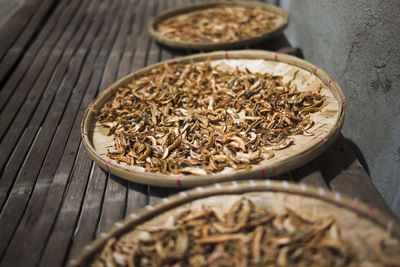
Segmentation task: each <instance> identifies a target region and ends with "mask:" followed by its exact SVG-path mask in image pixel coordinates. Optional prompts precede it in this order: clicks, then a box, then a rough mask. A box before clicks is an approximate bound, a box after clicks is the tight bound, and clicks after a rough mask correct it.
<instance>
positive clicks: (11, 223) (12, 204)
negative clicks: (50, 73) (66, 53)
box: [0, 6, 86, 255]
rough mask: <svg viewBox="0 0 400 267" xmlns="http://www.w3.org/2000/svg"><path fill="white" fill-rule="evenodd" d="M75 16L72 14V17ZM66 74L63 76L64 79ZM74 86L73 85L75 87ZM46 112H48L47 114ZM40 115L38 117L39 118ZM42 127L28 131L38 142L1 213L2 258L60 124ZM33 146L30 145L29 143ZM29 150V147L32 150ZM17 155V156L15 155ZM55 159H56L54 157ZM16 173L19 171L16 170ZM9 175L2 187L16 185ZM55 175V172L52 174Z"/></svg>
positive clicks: (61, 100)
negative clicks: (3, 230)
mask: <svg viewBox="0 0 400 267" xmlns="http://www.w3.org/2000/svg"><path fill="white" fill-rule="evenodd" d="M82 8H83V9H86V7H85V6H82ZM80 14H81V15H84V14H83V12H82V13H80ZM71 15H72V14H71ZM82 29H85V25H84V24H83V25H82ZM76 38H80V36H79V35H77V36H76ZM62 75H63V74H60V76H61V77H62ZM72 85H73V84H72ZM62 96H63V95H62V94H60V96H59V97H60V100H59V101H60V102H65V98H64V99H63V98H62ZM45 112H46V111H45ZM54 114H55V113H51V115H54ZM35 115H36V114H35ZM38 128H39V125H34V124H33V125H32V127H28V130H32V131H26V134H25V135H24V137H25V136H28V137H29V138H30V140H33V139H34V138H35V136H36V139H35V142H36V144H37V145H34V146H32V147H31V149H30V153H29V154H28V155H27V157H26V160H25V162H24V164H23V165H22V168H21V169H20V170H19V173H18V176H17V178H16V179H15V182H14V185H13V188H12V190H11V192H10V194H9V195H8V196H7V197H8V199H7V203H6V205H5V206H4V208H3V210H2V211H1V213H0V227H4V228H3V229H5V230H6V229H7V232H6V234H5V235H4V236H3V238H1V239H0V252H1V255H2V254H3V252H4V249H5V247H6V246H7V244H8V240H9V239H8V238H9V237H10V236H11V235H12V234H13V232H14V230H13V229H14V228H15V226H16V223H18V221H19V218H20V217H21V215H22V214H23V212H24V209H25V208H24V207H25V205H26V203H27V201H28V199H29V196H30V192H31V190H32V187H33V185H34V183H35V182H36V178H37V175H38V173H39V171H40V169H41V163H40V159H41V158H43V157H44V156H45V155H46V153H47V150H48V146H44V145H42V144H43V143H44V141H42V140H46V139H47V138H50V140H49V141H48V142H49V143H50V141H51V137H52V135H53V134H52V132H54V131H55V129H56V128H57V122H56V124H55V125H52V120H51V119H50V118H49V119H48V120H46V121H45V123H44V124H43V126H42V127H41V128H40V129H41V130H40V131H39V132H37V134H36V133H35V130H36V131H38ZM26 143H29V142H26ZM28 149H29V146H28ZM55 152H58V154H59V155H61V153H62V151H60V149H59V147H58V149H57V150H56V151H55ZM14 155H15V154H14ZM14 155H13V156H12V157H11V161H10V162H11V163H13V164H14V163H15V162H16V161H14V160H13V157H14ZM53 156H55V155H53ZM51 159H53V160H56V161H57V162H56V163H55V166H57V164H58V161H59V160H57V158H53V157H52V158H51ZM8 166H10V167H12V164H9V165H8ZM46 167H47V165H45V166H43V170H42V171H43V172H46V170H45V169H46ZM13 169H15V168H13ZM5 174H7V175H9V174H10V173H9V172H7V170H5V171H4V173H3V175H2V178H1V179H0V181H1V182H0V183H1V187H2V188H5V186H7V187H6V188H9V187H10V186H11V185H12V182H13V178H14V177H15V176H4V175H5ZM52 174H54V171H53V172H52ZM51 177H52V176H51V175H48V176H45V177H43V178H44V179H45V180H47V179H51ZM43 189H44V188H39V189H38V190H39V191H45V190H43ZM1 199H2V200H5V199H6V197H5V196H2V198H1Z"/></svg>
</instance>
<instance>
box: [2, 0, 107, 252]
mask: <svg viewBox="0 0 400 267" xmlns="http://www.w3.org/2000/svg"><path fill="white" fill-rule="evenodd" d="M93 3H94V6H96V5H95V2H93ZM94 11H95V10H93V9H92V12H94ZM102 11H103V12H105V11H106V10H104V8H103V9H102ZM83 13H84V12H83ZM90 14H91V13H90V12H89V13H88V15H89V17H88V18H89V19H88V20H87V24H88V25H92V27H91V29H92V32H93V34H86V36H85V37H86V38H85V40H87V41H85V42H84V43H83V44H84V47H86V50H88V48H89V47H90V45H91V42H92V40H93V37H94V35H95V33H96V32H98V30H97V29H98V28H99V26H100V25H99V22H101V21H102V14H101V13H100V15H97V16H98V19H95V20H94V21H98V22H94V23H96V24H97V26H95V27H93V25H96V24H92V22H93V21H92V20H91V19H90V16H91V15H90ZM84 25H85V23H82V24H81V28H83V29H84V28H85V27H84ZM79 43H80V42H79ZM83 51H84V50H81V53H78V54H77V55H76V59H77V61H75V60H73V61H72V63H71V64H73V65H74V66H75V68H71V69H70V71H71V73H76V75H75V74H71V75H75V78H74V77H73V76H71V75H68V74H69V73H68V74H67V76H66V77H65V81H66V82H64V83H63V85H65V84H70V85H69V87H68V85H66V86H65V87H67V88H64V89H65V90H66V91H68V90H69V91H71V89H73V86H74V85H75V82H74V81H75V80H76V78H77V76H78V75H79V71H80V68H79V67H78V68H76V67H77V66H79V65H81V63H82V61H83V60H84V59H85V57H86V56H87V55H86V54H84V53H82V52H83ZM92 65H93V64H91V65H89V66H92ZM89 77H90V76H89ZM82 80H83V82H84V83H87V80H88V77H85V78H83V79H82ZM79 86H80V88H79ZM86 86H87V85H85V84H83V83H82V82H80V83H79V82H78V85H77V88H78V89H76V90H77V91H76V93H75V94H74V95H73V98H72V99H71V101H70V103H69V106H68V107H67V109H66V110H65V111H66V112H65V114H66V117H64V118H63V120H62V121H61V124H60V129H59V130H58V131H57V133H56V136H55V137H54V140H53V144H52V148H53V149H54V150H60V144H65V142H66V140H67V138H68V135H69V133H70V131H71V128H72V127H71V126H72V123H73V121H74V119H76V110H77V108H78V107H79V103H80V101H81V99H82V93H83V91H84V90H85V88H86ZM79 90H80V91H82V92H79ZM69 94H70V93H69ZM57 97H58V95H57ZM56 99H57V98H56ZM66 100H68V97H67V98H61V99H60V101H59V103H60V104H62V103H64V104H63V105H64V106H65V104H66V103H68V101H66ZM63 109H65V107H64V108H63ZM74 110H75V111H74ZM83 110H84V109H83V108H82V112H83ZM78 120H80V118H79V119H78ZM76 126H77V131H78V133H77V134H78V137H79V139H78V141H79V142H80V135H79V122H77V123H76ZM53 127H54V126H53ZM62 147H63V145H62V146H61V148H62ZM67 148H68V147H67ZM76 150H77V149H76V148H71V149H69V150H65V151H64V155H63V158H62V160H61V162H62V163H64V162H66V160H67V159H69V160H71V159H72V162H74V160H75V156H74V155H75V153H76ZM61 152H63V151H62V149H61ZM71 152H72V153H71ZM65 153H68V154H67V155H66V154H65ZM50 160H52V159H50ZM65 167H66V166H65V165H64V166H63V165H60V166H59V167H58V175H56V178H55V179H54V183H53V185H52V187H51V189H50V193H52V192H54V191H56V192H57V193H55V194H56V195H57V196H59V192H58V191H59V190H60V188H59V187H60V184H63V183H65V182H66V181H65V180H66V179H65V178H68V176H69V172H70V171H69V172H68V171H67V168H68V167H67V168H65ZM52 173H54V172H52ZM44 178H45V177H44ZM57 178H58V179H60V180H57ZM58 182H59V183H58ZM64 189H65V188H61V190H64ZM53 196H54V194H53ZM38 197H39V198H40V197H41V196H40V192H38ZM49 197H50V198H51V195H48V196H47V198H48V199H47V202H46V203H47V204H48V206H51V204H53V202H52V201H49ZM61 197H62V195H61ZM56 199H57V198H56ZM49 203H50V204H49ZM56 203H57V202H56V201H54V205H56ZM33 205H35V203H34V204H33ZM43 209H44V210H46V205H45V206H44V208H43ZM48 209H49V210H53V209H52V208H48ZM55 211H57V209H56V210H55ZM35 212H40V208H39V206H38V207H37V210H35ZM42 215H43V213H42ZM42 215H41V217H39V220H40V219H41V218H42ZM49 215H51V212H49ZM45 224H46V223H43V224H38V223H36V224H35V227H36V226H37V227H39V228H40V227H41V225H45ZM38 225H39V226H38ZM30 230H31V229H30ZM24 238H26V237H24ZM13 241H14V240H13ZM15 243H18V240H17V241H15ZM35 244H37V242H35ZM35 248H38V247H37V246H36V247H35ZM30 249H31V250H30V251H29V252H30V253H31V252H32V248H30ZM19 250H20V249H19ZM14 251H18V249H16V250H14ZM18 253H19V252H18ZM32 254H33V253H32ZM6 256H7V255H6ZM11 258H13V257H11ZM16 258H18V257H14V259H16ZM30 258H32V255H30ZM5 259H7V257H5Z"/></svg>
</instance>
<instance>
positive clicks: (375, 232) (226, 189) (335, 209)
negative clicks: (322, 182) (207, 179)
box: [68, 179, 400, 266]
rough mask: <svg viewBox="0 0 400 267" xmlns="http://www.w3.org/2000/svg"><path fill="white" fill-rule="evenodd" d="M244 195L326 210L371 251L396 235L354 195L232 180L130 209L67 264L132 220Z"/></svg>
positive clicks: (276, 206) (312, 211) (395, 227)
mask: <svg viewBox="0 0 400 267" xmlns="http://www.w3.org/2000/svg"><path fill="white" fill-rule="evenodd" d="M243 196H245V197H246V198H248V199H250V200H251V201H252V202H253V203H254V204H255V205H256V207H257V208H261V209H266V210H272V211H273V212H274V213H278V214H279V213H280V212H282V211H283V210H285V209H286V208H287V207H290V208H291V209H292V210H295V211H296V212H298V213H299V214H303V215H305V216H310V217H312V218H316V219H318V218H326V217H328V216H331V217H333V218H334V219H335V222H336V223H337V225H338V227H339V229H340V232H341V233H342V234H343V235H349V234H350V235H351V238H350V239H346V240H348V241H350V242H355V243H356V244H357V245H362V247H363V248H368V249H371V250H372V251H371V253H374V252H373V249H374V248H375V247H376V246H377V244H378V243H379V242H381V240H383V239H384V240H386V239H389V238H391V239H395V240H397V241H399V240H400V225H399V223H398V222H397V221H396V220H394V219H392V218H389V217H387V216H386V215H385V214H383V213H382V212H380V211H379V210H376V209H374V208H373V206H370V205H366V204H364V203H362V202H359V200H358V199H357V198H355V199H351V198H349V197H347V196H343V195H341V194H340V193H338V192H332V191H325V189H323V188H316V187H313V186H307V185H305V184H297V183H296V184H295V183H290V182H286V181H283V182H280V181H271V180H268V179H267V180H263V181H260V180H258V181H254V180H249V181H246V182H245V181H241V182H235V181H234V182H231V183H223V184H218V183H217V184H214V185H212V186H207V187H204V188H203V187H197V188H195V189H192V190H188V191H182V192H180V193H179V194H176V195H173V196H171V197H169V198H165V199H162V201H160V202H159V203H158V204H157V205H155V206H150V205H147V206H146V207H145V208H144V209H142V210H141V211H139V212H138V213H137V214H130V215H129V216H128V217H127V218H126V219H125V220H123V221H121V222H117V223H115V225H114V226H113V227H112V228H111V229H110V230H109V231H107V232H105V233H101V234H99V235H98V236H99V237H98V238H97V239H96V240H94V241H93V242H92V243H91V244H89V245H87V246H86V247H84V249H83V251H82V252H81V254H80V255H79V256H78V257H77V258H76V259H73V260H71V261H70V262H69V264H68V265H69V266H87V265H89V263H90V262H91V261H92V260H93V257H94V256H95V255H96V254H97V253H100V251H101V250H102V248H103V247H104V245H105V244H106V242H107V241H108V240H109V239H110V238H111V237H115V238H119V237H121V236H123V235H124V234H127V233H129V232H130V237H132V236H133V235H132V234H135V232H134V231H135V227H137V226H141V227H150V228H151V226H157V227H159V226H162V225H164V223H165V222H166V221H167V218H169V217H171V216H175V214H177V213H178V212H179V210H182V208H189V209H193V210H196V211H197V210H199V209H201V208H202V207H210V208H215V209H216V210H218V211H219V212H220V214H225V213H226V212H227V210H228V209H229V207H230V206H231V205H232V204H233V203H234V202H235V200H237V199H239V198H241V197H243ZM133 237H134V236H133ZM373 266H375V265H373Z"/></svg>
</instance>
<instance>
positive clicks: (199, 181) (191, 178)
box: [81, 50, 345, 188]
mask: <svg viewBox="0 0 400 267" xmlns="http://www.w3.org/2000/svg"><path fill="white" fill-rule="evenodd" d="M207 58H210V59H211V60H219V59H225V58H228V59H262V60H270V61H279V62H284V63H286V64H289V65H293V66H295V67H298V68H302V69H304V70H306V71H308V72H313V73H314V74H315V75H316V76H317V77H318V78H319V79H320V80H321V81H322V82H323V83H324V84H325V85H326V86H327V87H328V89H330V90H331V92H332V93H333V95H334V97H335V99H336V100H337V101H338V105H339V109H338V112H339V115H338V117H337V120H336V122H335V125H333V126H332V127H331V129H330V130H329V131H327V133H326V134H325V135H321V136H320V137H321V140H319V141H318V142H314V143H315V144H313V145H310V144H309V146H310V147H308V148H302V149H301V150H299V152H298V153H296V154H294V155H292V156H290V157H287V158H285V159H283V160H280V161H278V162H275V163H270V164H264V165H257V166H255V167H253V168H252V169H250V170H246V171H235V172H232V173H215V174H210V175H207V176H200V175H173V174H157V173H151V172H146V171H144V172H141V171H135V170H133V169H132V168H131V167H129V166H124V165H121V164H118V163H116V162H114V161H111V160H109V159H108V160H106V159H105V158H104V157H102V156H101V155H100V154H99V153H98V152H97V151H96V149H95V148H94V146H93V144H92V143H91V142H90V140H89V135H88V133H89V132H90V130H89V128H90V127H89V125H90V123H91V121H92V119H93V116H94V110H93V107H97V106H100V105H101V103H102V102H103V101H105V100H104V99H106V100H107V99H109V98H110V97H112V95H113V90H115V89H116V88H117V87H119V86H121V85H123V84H126V83H127V82H129V81H131V80H132V79H134V78H135V77H140V76H141V75H143V74H145V73H148V72H149V71H150V70H151V69H153V68H155V67H158V66H160V65H163V64H174V63H177V62H180V63H189V62H190V61H191V60H193V61H194V62H201V61H204V60H205V59H207ZM344 115H345V100H344V95H343V91H342V89H341V88H340V87H339V85H338V84H337V83H336V82H335V81H334V80H333V79H332V78H331V77H330V76H329V75H328V74H327V73H326V72H325V71H323V70H321V69H320V68H318V67H316V66H314V65H313V64H311V63H309V62H307V61H304V60H302V59H299V58H296V57H294V56H290V55H286V54H279V53H275V52H269V51H264V50H237V51H229V53H228V51H217V52H210V53H200V54H194V55H189V56H185V57H181V58H178V59H171V60H167V61H162V62H159V63H156V64H153V65H150V66H147V67H145V68H142V69H140V70H138V71H137V72H134V73H132V74H130V75H127V76H125V77H123V78H122V79H120V80H118V81H117V82H115V83H114V84H112V85H111V86H110V87H109V88H108V89H106V90H104V91H102V92H101V93H100V94H99V95H98V96H97V97H96V98H95V100H94V101H93V102H92V103H91V104H90V105H89V107H88V108H87V109H86V111H85V114H84V116H83V119H82V123H81V135H82V139H83V143H84V145H85V147H86V149H87V151H88V153H89V155H90V156H91V157H92V159H94V161H95V162H96V163H97V164H98V165H99V166H100V167H101V168H103V169H104V170H106V171H108V172H110V173H112V174H116V175H117V176H119V177H122V178H124V179H127V180H130V181H133V182H137V183H142V184H148V185H156V186H164V187H175V188H188V187H194V186H199V185H204V184H208V183H214V182H223V181H231V180H241V179H248V178H249V177H250V178H261V179H265V178H270V177H273V176H276V175H278V174H281V173H283V172H288V171H290V170H293V169H295V168H297V167H300V166H302V165H304V164H305V163H307V162H309V161H311V160H312V159H314V158H315V157H317V156H318V155H319V154H321V153H322V152H323V151H325V150H326V149H327V148H328V146H329V145H330V144H331V143H333V141H334V140H335V139H336V138H337V136H338V135H339V133H340V129H341V127H342V125H343V121H344Z"/></svg>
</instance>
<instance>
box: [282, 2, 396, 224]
mask: <svg viewBox="0 0 400 267" xmlns="http://www.w3.org/2000/svg"><path fill="white" fill-rule="evenodd" d="M281 7H282V8H284V9H285V10H286V11H287V12H288V13H289V15H290V19H291V21H290V26H289V27H288V29H287V30H286V35H287V37H288V39H289V41H290V43H291V44H292V45H293V46H295V47H296V46H298V47H300V48H301V49H302V50H303V54H304V57H305V59H306V60H308V61H310V62H312V63H313V64H315V65H317V66H320V67H321V68H322V69H324V70H325V71H327V72H328V73H329V74H330V75H331V76H332V77H333V78H334V79H335V80H336V81H338V83H339V85H340V86H341V87H342V88H343V91H344V94H345V96H346V101H347V111H346V118H345V124H344V127H343V134H344V136H345V137H347V138H349V139H350V140H352V141H353V142H354V143H355V144H356V145H357V146H358V147H359V148H360V150H361V152H362V154H363V155H364V156H365V158H366V162H367V164H368V168H369V170H370V174H371V177H372V180H373V182H374V183H375V185H376V186H377V188H378V190H379V191H380V192H381V194H382V195H383V196H384V198H385V200H386V201H387V203H388V204H389V205H390V206H391V208H392V210H393V211H394V212H395V213H396V215H397V216H398V217H400V1H398V0H392V1H380V0H365V1H355V0H353V1H348V0H337V1H331V0H301V1H298V0H282V1H281Z"/></svg>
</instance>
